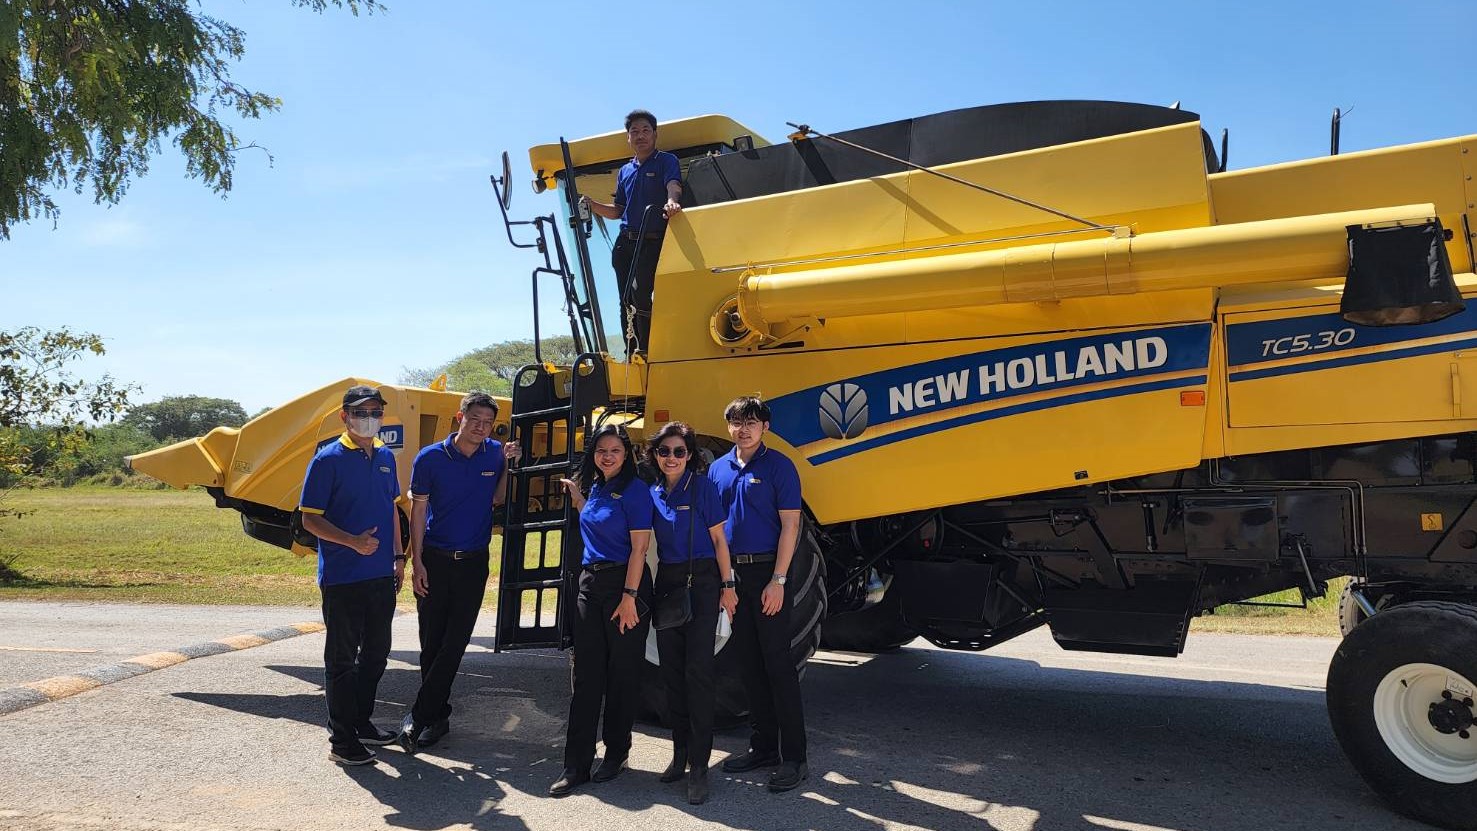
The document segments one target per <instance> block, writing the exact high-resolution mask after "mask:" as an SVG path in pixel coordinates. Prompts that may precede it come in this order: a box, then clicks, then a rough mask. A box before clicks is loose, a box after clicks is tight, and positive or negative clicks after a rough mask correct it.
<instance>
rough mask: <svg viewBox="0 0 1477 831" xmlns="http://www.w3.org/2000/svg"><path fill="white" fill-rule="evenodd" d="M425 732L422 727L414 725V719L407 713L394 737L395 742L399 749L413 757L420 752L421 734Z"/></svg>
mask: <svg viewBox="0 0 1477 831" xmlns="http://www.w3.org/2000/svg"><path fill="white" fill-rule="evenodd" d="M425 731H426V728H425V727H424V726H423V725H420V724H416V723H415V717H414V716H412V715H411V714H409V713H406V714H405V720H404V721H402V722H400V732H399V733H397V734H396V735H395V739H396V741H398V742H399V743H400V749H401V750H403V751H405V752H406V753H409V754H410V755H412V756H414V755H415V752H416V751H417V750H420V746H421V745H420V739H421V734H422V733H424V732H425Z"/></svg>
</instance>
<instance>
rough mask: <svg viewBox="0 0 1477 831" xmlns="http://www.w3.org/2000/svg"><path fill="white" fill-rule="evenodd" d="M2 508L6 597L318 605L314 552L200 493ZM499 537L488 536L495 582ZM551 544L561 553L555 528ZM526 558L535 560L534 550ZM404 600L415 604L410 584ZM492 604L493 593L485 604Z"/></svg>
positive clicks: (22, 501)
mask: <svg viewBox="0 0 1477 831" xmlns="http://www.w3.org/2000/svg"><path fill="white" fill-rule="evenodd" d="M3 504H4V506H5V507H6V508H8V509H11V510H15V511H20V512H22V513H23V516H20V517H5V518H3V519H0V566H3V565H4V564H5V563H6V561H10V563H9V568H10V571H11V573H10V574H8V575H6V574H5V573H4V571H3V569H0V599H3V600H8V599H17V598H30V599H46V600H100V601H101V600H108V601H124V602H156V603H206V604H230V603H244V604H265V605H282V606H317V605H318V602H319V596H318V586H317V583H316V579H317V569H318V563H317V560H316V558H314V557H299V556H297V555H295V554H293V553H291V552H289V551H286V550H284V549H281V548H278V547H276V546H273V545H268V544H267V543H264V542H259V541H257V540H254V539H252V538H250V537H248V536H246V534H245V532H243V531H242V530H241V519H240V515H239V514H237V513H236V512H235V511H232V510H225V509H221V508H217V507H215V502H214V500H212V499H211V498H210V496H209V495H208V494H206V493H205V492H204V491H200V490H188V491H176V490H168V491H156V490H130V489H120V488H100V487H74V488H56V489H38V490H16V491H12V492H10V494H9V496H7V497H6V498H5V500H4V503H3ZM501 541H502V538H501V537H494V538H493V559H492V568H493V584H494V585H495V584H496V579H497V572H498V567H499V559H498V552H499V551H500V550H501V549H500V546H501ZM549 545H550V546H551V548H552V550H554V551H556V552H557V550H558V549H557V547H558V545H559V535H558V534H557V533H556V534H551V535H550V539H549ZM530 549H532V546H530ZM555 556H557V554H556V555H555ZM528 557H529V562H530V563H531V562H532V561H534V560H536V559H537V552H536V551H534V550H530V551H529V554H528ZM12 558H13V559H12ZM7 576H8V577H9V578H10V579H6V577H7ZM400 602H401V605H402V606H405V607H407V608H409V607H411V606H413V605H414V602H415V601H414V599H413V597H412V595H411V593H410V587H409V586H406V587H405V588H404V590H403V591H402V593H401V595H400ZM494 604H495V597H494V592H492V591H489V592H488V594H487V600H486V602H485V603H484V606H486V607H488V608H491V607H492V606H493V605H494Z"/></svg>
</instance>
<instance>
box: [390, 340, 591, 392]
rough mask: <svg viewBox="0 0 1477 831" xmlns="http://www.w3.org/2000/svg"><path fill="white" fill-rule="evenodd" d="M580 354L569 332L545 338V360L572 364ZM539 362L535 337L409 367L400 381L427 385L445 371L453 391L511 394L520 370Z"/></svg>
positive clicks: (448, 386) (450, 388)
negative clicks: (436, 363) (430, 366)
mask: <svg viewBox="0 0 1477 831" xmlns="http://www.w3.org/2000/svg"><path fill="white" fill-rule="evenodd" d="M576 357H578V356H577V355H576V354H575V351H574V338H571V337H569V336H568V335H565V336H563V337H552V338H544V340H543V358H544V360H545V361H547V362H549V363H551V364H555V365H559V366H568V365H570V364H572V363H574V359H575V358H576ZM537 362H538V361H537V358H536V357H535V355H534V349H533V341H532V340H527V339H525V340H509V341H502V342H501V343H494V344H492V345H491V346H484V347H482V348H481V349H474V350H472V351H471V352H468V353H466V354H465V355H461V356H458V357H456V358H453V359H452V360H450V361H448V362H446V363H444V364H442V365H440V366H438V367H435V368H433V369H408V368H407V369H405V370H404V371H403V372H402V373H401V375H400V382H401V383H404V384H412V385H415V386H421V387H426V386H430V385H431V383H432V382H433V381H435V380H436V378H437V377H439V376H441V375H442V374H445V375H446V388H447V389H449V390H456V391H458V392H473V391H479V392H488V393H492V394H494V395H507V394H508V392H509V391H510V390H512V388H513V376H515V375H517V374H518V370H519V369H522V368H523V367H525V366H528V365H529V364H532V363H537Z"/></svg>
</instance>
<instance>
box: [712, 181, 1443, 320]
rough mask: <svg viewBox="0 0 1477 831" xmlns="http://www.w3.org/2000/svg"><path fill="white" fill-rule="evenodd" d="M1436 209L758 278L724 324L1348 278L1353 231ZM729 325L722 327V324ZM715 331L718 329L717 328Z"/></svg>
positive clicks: (722, 312) (1419, 219) (723, 314)
mask: <svg viewBox="0 0 1477 831" xmlns="http://www.w3.org/2000/svg"><path fill="white" fill-rule="evenodd" d="M1435 221H1436V209H1435V207H1434V206H1433V205H1430V204H1424V205H1401V206H1396V207H1389V208H1376V209H1370V210H1361V211H1343V212H1339V213H1327V214H1315V215H1312V216H1299V217H1288V218H1283V219H1269V220H1261V221H1257V222H1242V223H1237V224H1232V225H1213V226H1209V227H1203V228H1186V229H1180V230H1173V231H1155V232H1152V233H1147V234H1142V235H1139V236H1130V235H1129V234H1128V233H1127V232H1126V229H1119V230H1118V231H1117V232H1116V233H1115V234H1114V236H1112V237H1109V238H1105V239H1091V240H1074V241H1070V242H1056V243H1047V244H1042V245H1029V246H1021V247H1016V248H1003V249H995V250H990V251H977V252H970V253H965V254H944V255H938V256H932V257H913V258H908V259H900V260H892V261H888V262H881V263H867V264H863V265H850V266H840V267H833V268H813V269H805V270H797V271H787V272H784V273H779V274H764V273H759V271H758V270H757V269H762V268H764V266H762V265H759V266H755V267H752V268H749V269H747V270H745V271H744V272H743V274H742V276H741V277H740V279H739V286H738V296H737V304H736V305H737V308H736V309H735V308H734V305H735V304H734V302H733V299H732V298H731V299H730V300H729V302H728V303H726V304H725V305H724V307H723V308H721V309H719V310H718V313H717V316H718V317H720V318H724V319H726V320H727V326H728V327H729V330H730V331H732V330H733V328H738V327H733V323H734V322H735V321H733V320H732V318H731V315H733V314H734V313H735V312H736V313H737V315H738V318H739V320H738V321H736V322H738V323H740V324H741V325H742V327H743V328H744V329H747V330H748V332H754V333H767V332H769V331H770V326H773V325H778V324H781V323H790V324H791V325H794V324H796V323H799V322H803V321H810V320H816V319H824V318H833V317H855V316H860V315H872V314H886V313H892V312H914V311H925V310H928V309H941V308H957V307H966V306H987V305H993V304H998V303H1026V302H1033V301H1049V300H1061V299H1064V298H1069V297H1091V296H1094V295H1110V294H1131V293H1134V292H1146V291H1170V290H1175V289H1191V288H1210V287H1223V286H1234V285H1245V284H1249V283H1279V282H1289V281H1303V280H1329V281H1334V280H1342V279H1343V278H1344V276H1345V273H1346V271H1347V269H1348V267H1349V246H1348V230H1347V229H1348V227H1349V226H1351V225H1352V226H1373V225H1421V224H1429V223H1433V222H1435ZM720 322H723V321H715V323H720ZM716 329H717V327H715V331H716Z"/></svg>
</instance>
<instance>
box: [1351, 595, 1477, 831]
mask: <svg viewBox="0 0 1477 831" xmlns="http://www.w3.org/2000/svg"><path fill="white" fill-rule="evenodd" d="M1474 684H1477V607H1474V606H1469V605H1466V604H1463V603H1448V602H1442V601H1419V602H1413V603H1407V604H1404V605H1400V606H1396V607H1394V608H1391V609H1388V610H1385V611H1381V612H1380V613H1379V614H1377V615H1374V616H1373V617H1371V618H1369V619H1368V620H1366V621H1364V622H1363V623H1361V624H1359V625H1358V626H1357V627H1355V628H1354V630H1353V631H1351V632H1350V633H1349V635H1348V637H1346V638H1344V640H1343V643H1341V644H1340V645H1339V648H1338V651H1337V652H1336V653H1334V657H1333V662H1332V664H1331V665H1330V666H1329V669H1328V694H1327V695H1328V715H1329V720H1330V721H1331V722H1332V723H1333V732H1334V735H1335V736H1337V737H1338V741H1339V744H1340V745H1341V746H1342V747H1343V750H1344V754H1345V755H1346V756H1348V758H1349V761H1350V763H1351V764H1353V765H1354V767H1355V769H1357V770H1358V771H1359V774H1360V775H1361V776H1363V777H1364V779H1365V781H1366V782H1368V783H1369V786H1370V787H1371V788H1373V789H1374V791H1375V792H1376V793H1378V794H1379V795H1380V796H1381V797H1383V798H1384V799H1385V801H1387V802H1388V803H1389V804H1390V805H1391V806H1392V807H1393V808H1394V809H1395V810H1397V811H1399V812H1400V813H1402V814H1405V815H1407V816H1409V817H1412V818H1414V819H1418V820H1421V821H1423V822H1428V823H1431V824H1433V825H1438V826H1441V827H1443V828H1452V829H1458V830H1459V831H1474V829H1477V725H1473V724H1472V723H1471V717H1472V713H1473V702H1472V696H1473V695H1474V693H1477V691H1474V690H1473V685H1474ZM1446 693H1453V695H1452V697H1451V698H1449V699H1448V698H1447V697H1446V695H1445V694H1446ZM1464 725H1465V726H1464ZM1463 733H1465V734H1466V735H1467V738H1462V734H1463Z"/></svg>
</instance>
